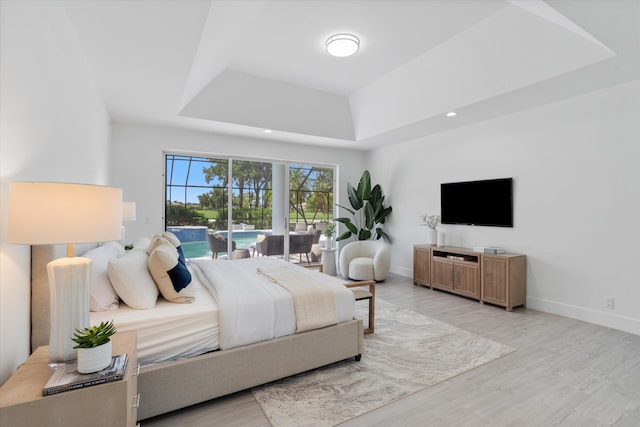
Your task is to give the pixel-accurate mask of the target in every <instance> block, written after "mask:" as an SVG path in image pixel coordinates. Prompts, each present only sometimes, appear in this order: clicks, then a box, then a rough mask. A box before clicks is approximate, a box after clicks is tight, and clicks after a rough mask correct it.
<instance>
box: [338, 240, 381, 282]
mask: <svg viewBox="0 0 640 427" xmlns="http://www.w3.org/2000/svg"><path fill="white" fill-rule="evenodd" d="M339 263H340V271H341V272H342V275H343V276H344V277H346V278H348V279H353V280H375V281H376V282H379V281H381V280H384V279H386V278H387V275H388V274H389V267H390V266H391V253H390V251H389V246H388V245H387V244H386V243H384V242H383V241H381V240H359V241H357V242H351V243H348V244H347V245H345V247H344V248H342V250H341V251H340V260H339Z"/></svg>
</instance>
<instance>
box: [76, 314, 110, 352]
mask: <svg viewBox="0 0 640 427" xmlns="http://www.w3.org/2000/svg"><path fill="white" fill-rule="evenodd" d="M116 332H117V331H116V327H115V326H113V321H111V322H108V323H107V322H102V323H100V324H99V325H98V326H91V327H89V328H84V329H83V330H80V329H76V331H75V332H74V334H73V337H72V338H71V339H72V340H73V341H74V342H75V343H76V344H78V345H76V346H75V347H73V348H93V347H98V346H101V345H102V344H106V343H108V342H109V337H110V336H111V335H113V334H115V333H116Z"/></svg>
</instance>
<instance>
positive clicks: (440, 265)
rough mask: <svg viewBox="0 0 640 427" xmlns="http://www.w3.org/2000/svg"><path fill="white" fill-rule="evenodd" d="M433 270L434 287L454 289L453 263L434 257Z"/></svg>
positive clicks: (432, 261)
mask: <svg viewBox="0 0 640 427" xmlns="http://www.w3.org/2000/svg"><path fill="white" fill-rule="evenodd" d="M431 268H432V269H433V276H432V282H433V283H432V284H431V285H432V286H434V287H437V288H443V289H453V262H451V261H449V260H447V259H446V258H439V257H433V258H432V260H431Z"/></svg>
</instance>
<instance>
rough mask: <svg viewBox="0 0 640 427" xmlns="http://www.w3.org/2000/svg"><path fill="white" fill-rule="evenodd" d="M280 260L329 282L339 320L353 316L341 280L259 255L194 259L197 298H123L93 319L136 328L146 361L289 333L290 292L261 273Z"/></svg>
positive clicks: (121, 328) (127, 329)
mask: <svg viewBox="0 0 640 427" xmlns="http://www.w3.org/2000/svg"><path fill="white" fill-rule="evenodd" d="M282 265H285V266H290V267H291V268H295V269H300V270H301V271H303V272H304V274H307V275H311V276H312V277H314V278H317V279H318V280H320V281H322V282H323V283H326V284H327V285H328V286H330V287H331V289H332V290H333V291H334V293H335V296H336V298H335V299H336V310H337V313H338V322H344V321H348V320H351V319H353V315H354V303H355V301H354V297H353V293H352V292H351V291H350V290H349V289H348V288H346V287H345V286H344V282H343V281H342V280H340V279H337V278H335V277H332V276H329V275H326V274H322V273H319V272H317V271H315V270H308V269H301V268H300V267H299V266H296V265H293V264H290V263H287V262H285V261H282V260H278V259H272V258H268V257H259V258H247V259H241V260H233V261H223V260H220V261H211V260H209V259H206V260H193V261H191V262H190V265H189V270H190V271H191V275H192V280H193V281H192V283H191V284H190V285H189V287H190V288H191V287H193V292H194V295H195V300H194V302H193V303H190V304H177V303H171V302H168V301H166V300H165V299H164V298H162V297H160V298H158V301H157V303H156V306H155V307H154V308H153V309H150V310H136V309H133V308H131V307H128V306H127V305H126V304H124V303H123V302H121V303H120V308H119V309H117V310H110V311H102V312H91V314H90V316H91V324H92V325H93V324H98V323H100V322H103V321H110V320H113V322H114V324H115V325H116V327H117V329H118V331H119V332H137V334H138V361H139V362H140V364H142V365H148V364H153V363H160V362H164V361H168V360H175V359H179V358H185V357H192V356H196V355H199V354H203V353H207V352H209V351H213V350H218V349H225V348H232V347H237V346H240V345H245V344H249V343H253V342H258V341H263V340H267V339H272V338H276V337H280V336H285V335H291V334H293V333H295V331H296V315H295V308H294V304H293V298H292V296H291V294H290V293H289V292H288V291H287V290H285V289H284V288H282V287H280V286H278V285H276V284H274V283H272V282H271V281H269V280H268V279H267V278H265V277H263V276H260V275H259V274H258V273H257V268H258V267H273V266H282ZM203 269H204V270H207V271H208V273H207V274H208V275H209V277H213V278H214V280H215V282H216V291H214V294H213V295H212V294H211V293H210V291H209V290H208V289H207V286H206V284H204V283H202V282H201V280H202V279H203V277H205V276H203V271H202V270H203ZM223 295H224V299H223V301H225V303H224V307H227V310H219V309H218V301H220V300H219V299H218V298H220V297H222V296H223ZM265 301H271V302H272V303H271V304H265ZM229 307H235V309H231V310H229V309H228V308H229ZM222 324H225V325H226V326H227V327H226V329H225V328H222V327H221V325H222ZM224 330H226V331H227V332H226V333H225V332H223V331H224Z"/></svg>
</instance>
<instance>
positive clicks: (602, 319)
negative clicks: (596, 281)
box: [527, 297, 640, 335]
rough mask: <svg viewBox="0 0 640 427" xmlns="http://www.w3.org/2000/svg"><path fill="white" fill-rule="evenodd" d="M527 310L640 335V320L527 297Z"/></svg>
mask: <svg viewBox="0 0 640 427" xmlns="http://www.w3.org/2000/svg"><path fill="white" fill-rule="evenodd" d="M527 308H531V309H533V310H538V311H544V312H545V313H551V314H557V315H559V316H564V317H569V318H571V319H576V320H582V321H585V322H589V323H595V324H596V325H600V326H606V327H608V328H612V329H618V330H620V331H624V332H629V333H631V334H634V335H640V319H633V318H631V317H626V316H619V315H616V314H611V313H605V312H602V311H597V310H591V309H588V308H584V307H578V306H575V305H570V304H563V303H559V302H556V301H550V300H546V299H542V298H535V297H527Z"/></svg>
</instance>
